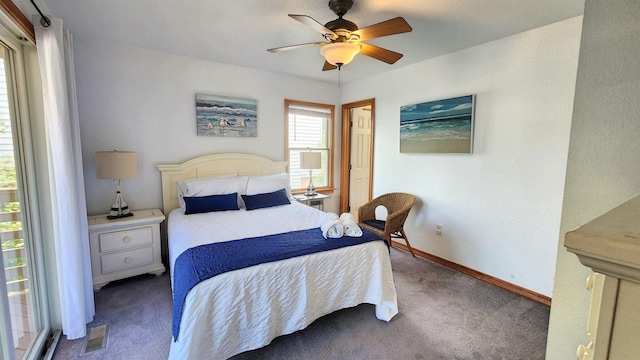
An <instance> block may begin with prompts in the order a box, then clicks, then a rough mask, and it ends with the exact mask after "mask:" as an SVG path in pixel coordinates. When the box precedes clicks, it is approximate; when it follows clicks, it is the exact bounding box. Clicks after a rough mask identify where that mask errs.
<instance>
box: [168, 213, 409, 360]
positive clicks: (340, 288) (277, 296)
mask: <svg viewBox="0 0 640 360" xmlns="http://www.w3.org/2000/svg"><path fill="white" fill-rule="evenodd" d="M324 216H326V215H325V213H323V212H321V211H319V210H317V209H314V208H312V207H309V206H306V205H303V204H299V203H292V204H291V205H285V206H278V207H273V208H267V209H260V210H253V211H245V210H240V211H227V212H216V213H206V214H194V215H188V216H186V215H184V211H183V210H182V209H176V210H174V211H172V212H171V214H170V215H169V220H168V233H169V256H170V262H171V268H172V269H173V264H174V262H175V259H176V258H177V257H178V255H179V254H180V253H182V252H183V251H184V250H186V249H187V248H189V247H193V246H197V245H201V244H205V243H210V242H219V241H226V240H234V239H240V238H245V237H255V236H261V235H268V234H275V233H282V232H286V231H294V230H303V229H310V228H315V227H318V226H319V224H320V222H321V221H322V219H323V217H324ZM327 241H340V239H328V240H327ZM361 303H370V304H374V305H376V317H377V318H378V319H381V320H384V321H389V320H391V318H392V317H393V316H394V315H395V314H397V313H398V306H397V300H396V291H395V286H394V283H393V276H392V273H391V263H390V260H389V253H388V249H387V247H386V245H385V243H384V242H383V241H374V242H369V243H365V244H361V245H357V246H350V247H346V248H340V249H336V250H332V251H328V252H322V253H317V254H311V255H305V256H300V257H296V258H292V259H287V260H282V261H277V262H271V263H267V264H261V265H257V266H253V267H249V268H245V269H242V270H236V271H231V272H228V273H225V274H221V275H218V276H215V277H213V278H211V279H209V280H206V281H204V282H202V283H200V284H199V285H197V286H196V287H194V288H193V289H192V290H191V291H190V292H189V294H188V295H187V299H186V302H185V307H184V312H183V317H182V321H181V327H180V335H179V336H178V341H177V342H172V344H171V351H170V355H169V358H170V359H226V358H229V357H231V356H233V355H235V354H238V353H241V352H244V351H248V350H252V349H257V348H260V347H262V346H265V345H267V344H269V343H270V342H271V340H273V339H274V338H275V337H277V336H280V335H284V334H290V333H293V332H295V331H298V330H301V329H304V328H305V327H307V326H308V325H309V324H311V323H312V322H313V321H314V320H316V319H317V318H319V317H321V316H323V315H326V314H329V313H332V312H334V311H336V310H339V309H343V308H348V307H353V306H356V305H358V304H361Z"/></svg>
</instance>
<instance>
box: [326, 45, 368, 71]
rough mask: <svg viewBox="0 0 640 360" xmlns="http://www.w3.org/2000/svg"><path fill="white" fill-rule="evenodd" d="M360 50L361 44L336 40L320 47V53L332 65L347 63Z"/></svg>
mask: <svg viewBox="0 0 640 360" xmlns="http://www.w3.org/2000/svg"><path fill="white" fill-rule="evenodd" d="M359 52H360V45H359V44H355V43H350V42H336V43H331V44H327V45H324V46H323V47H321V48H320V54H322V56H324V58H325V60H327V62H328V63H329V64H332V65H336V66H337V65H338V64H340V65H347V64H348V63H350V62H351V60H353V58H354V57H355V56H356V55H357V54H358V53H359Z"/></svg>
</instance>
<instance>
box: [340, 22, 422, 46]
mask: <svg viewBox="0 0 640 360" xmlns="http://www.w3.org/2000/svg"><path fill="white" fill-rule="evenodd" d="M411 30H413V29H412V28H411V26H409V24H408V23H407V22H406V21H405V20H404V19H403V18H401V17H397V18H393V19H390V20H387V21H383V22H381V23H377V24H374V25H370V26H367V27H365V28H362V29H359V30H356V31H354V32H352V34H356V35H358V36H360V41H363V40H369V39H373V38H379V37H382V36H388V35H395V34H402V33H406V32H410V31H411Z"/></svg>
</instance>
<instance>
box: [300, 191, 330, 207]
mask: <svg viewBox="0 0 640 360" xmlns="http://www.w3.org/2000/svg"><path fill="white" fill-rule="evenodd" d="M293 197H294V198H295V199H296V200H298V202H301V203H303V204H306V205H309V206H313V207H317V208H318V209H320V210H322V211H324V199H328V198H329V195H324V194H316V195H313V196H307V195H304V194H300V195H294V196H293Z"/></svg>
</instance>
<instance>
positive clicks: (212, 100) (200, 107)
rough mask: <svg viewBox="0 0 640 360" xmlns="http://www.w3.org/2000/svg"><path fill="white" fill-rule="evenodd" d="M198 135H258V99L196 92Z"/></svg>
mask: <svg viewBox="0 0 640 360" xmlns="http://www.w3.org/2000/svg"><path fill="white" fill-rule="evenodd" d="M196 132H197V134H198V136H226V137H257V136H258V101H257V100H255V99H244V98H236V97H228V96H219V95H205V94H196Z"/></svg>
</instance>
